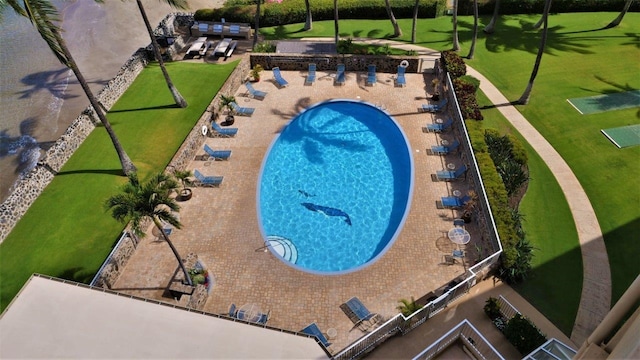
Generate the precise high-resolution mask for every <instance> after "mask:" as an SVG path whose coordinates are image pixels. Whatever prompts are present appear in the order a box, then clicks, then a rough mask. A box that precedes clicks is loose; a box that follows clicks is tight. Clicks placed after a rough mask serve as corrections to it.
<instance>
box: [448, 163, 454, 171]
mask: <svg viewBox="0 0 640 360" xmlns="http://www.w3.org/2000/svg"><path fill="white" fill-rule="evenodd" d="M447 169H449V170H455V169H456V164H454V163H448V164H447Z"/></svg>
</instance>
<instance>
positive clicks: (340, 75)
mask: <svg viewBox="0 0 640 360" xmlns="http://www.w3.org/2000/svg"><path fill="white" fill-rule="evenodd" d="M346 76H347V75H346V74H345V67H344V64H338V66H337V67H336V80H335V82H334V85H344V84H345V83H346V81H347V79H346Z"/></svg>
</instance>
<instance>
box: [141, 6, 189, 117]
mask: <svg viewBox="0 0 640 360" xmlns="http://www.w3.org/2000/svg"><path fill="white" fill-rule="evenodd" d="M136 3H137V4H138V9H140V14H141V15H142V19H143V20H144V25H145V26H146V27H147V31H148V32H149V37H150V38H151V47H152V48H153V53H154V55H155V57H156V60H158V64H159V65H160V69H161V70H162V75H164V80H165V81H166V82H167V86H168V87H169V91H171V95H172V96H173V100H174V101H175V103H176V105H178V106H180V107H181V108H186V107H187V101H186V100H185V99H184V98H183V97H182V95H181V94H180V92H179V91H178V89H176V87H175V85H173V81H171V77H169V73H168V72H167V68H166V67H165V66H164V61H163V60H162V55H161V54H160V49H159V46H158V42H157V41H156V37H155V36H154V35H153V30H152V29H151V24H150V23H149V18H148V17H147V12H146V11H145V10H144V6H142V2H141V1H140V0H136Z"/></svg>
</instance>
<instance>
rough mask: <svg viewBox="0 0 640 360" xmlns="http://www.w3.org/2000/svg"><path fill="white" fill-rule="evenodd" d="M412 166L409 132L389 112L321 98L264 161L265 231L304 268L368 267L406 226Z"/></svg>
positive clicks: (261, 197) (330, 271)
mask: <svg viewBox="0 0 640 360" xmlns="http://www.w3.org/2000/svg"><path fill="white" fill-rule="evenodd" d="M412 172H413V160H412V157H411V151H409V147H408V143H407V140H406V138H405V136H404V133H403V132H402V130H401V129H400V127H399V126H398V125H397V124H396V123H395V121H394V120H393V119H392V118H391V117H390V116H389V115H388V114H386V113H385V112H384V111H382V110H380V109H378V108H376V107H374V106H372V105H370V104H367V103H363V102H355V101H350V100H332V101H327V102H322V103H319V104H316V105H314V106H312V107H310V108H308V109H306V110H305V111H303V112H301V113H300V114H298V115H297V116H296V117H295V118H294V119H293V120H292V121H291V122H290V123H289V124H288V125H287V126H286V127H285V128H284V130H283V131H282V132H281V134H280V135H279V136H278V137H277V138H276V139H275V140H274V142H273V143H272V145H271V147H270V149H269V151H268V152H267V155H266V157H265V159H264V161H263V164H262V171H261V175H260V180H259V183H258V199H257V201H258V217H259V219H260V226H261V231H262V233H263V234H262V235H263V236H264V238H265V239H267V242H269V243H271V245H272V246H271V247H270V250H271V251H272V252H273V253H274V254H276V255H279V256H281V257H283V256H284V255H283V254H284V251H279V250H278V249H282V248H283V247H284V248H287V251H288V253H290V252H291V251H293V253H295V255H296V256H295V257H294V259H295V260H291V261H295V263H293V262H291V261H287V260H285V259H283V261H285V262H287V263H288V264H289V265H291V266H294V267H296V268H299V269H302V270H305V271H309V272H313V273H321V274H337V273H345V272H350V271H355V270H358V269H361V268H362V267H364V266H366V265H368V264H371V263H373V262H374V261H375V260H377V259H378V258H379V257H380V256H382V254H384V252H385V251H386V250H387V249H388V248H390V247H391V245H392V243H393V241H394V240H395V237H396V235H397V234H398V233H399V232H400V229H401V227H402V224H403V223H404V219H405V217H406V213H407V212H408V209H409V203H410V199H411V192H412V186H413V183H412V182H413V176H412ZM270 239H280V240H283V239H287V240H289V242H290V243H289V242H287V244H283V243H281V242H277V241H272V240H270ZM280 240H278V241H280ZM283 241H285V240H283ZM289 248H293V249H289ZM290 250H291V251H290ZM286 258H287V259H289V256H287V257H286Z"/></svg>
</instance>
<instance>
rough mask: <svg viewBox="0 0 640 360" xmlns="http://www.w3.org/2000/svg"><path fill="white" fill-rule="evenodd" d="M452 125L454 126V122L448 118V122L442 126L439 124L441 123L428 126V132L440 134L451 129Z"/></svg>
mask: <svg viewBox="0 0 640 360" xmlns="http://www.w3.org/2000/svg"><path fill="white" fill-rule="evenodd" d="M451 125H453V120H452V119H451V118H447V120H446V121H445V122H443V123H442V124H439V123H434V124H427V131H428V132H436V133H440V132H443V131H445V130H447V129H449V128H450V127H451Z"/></svg>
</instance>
